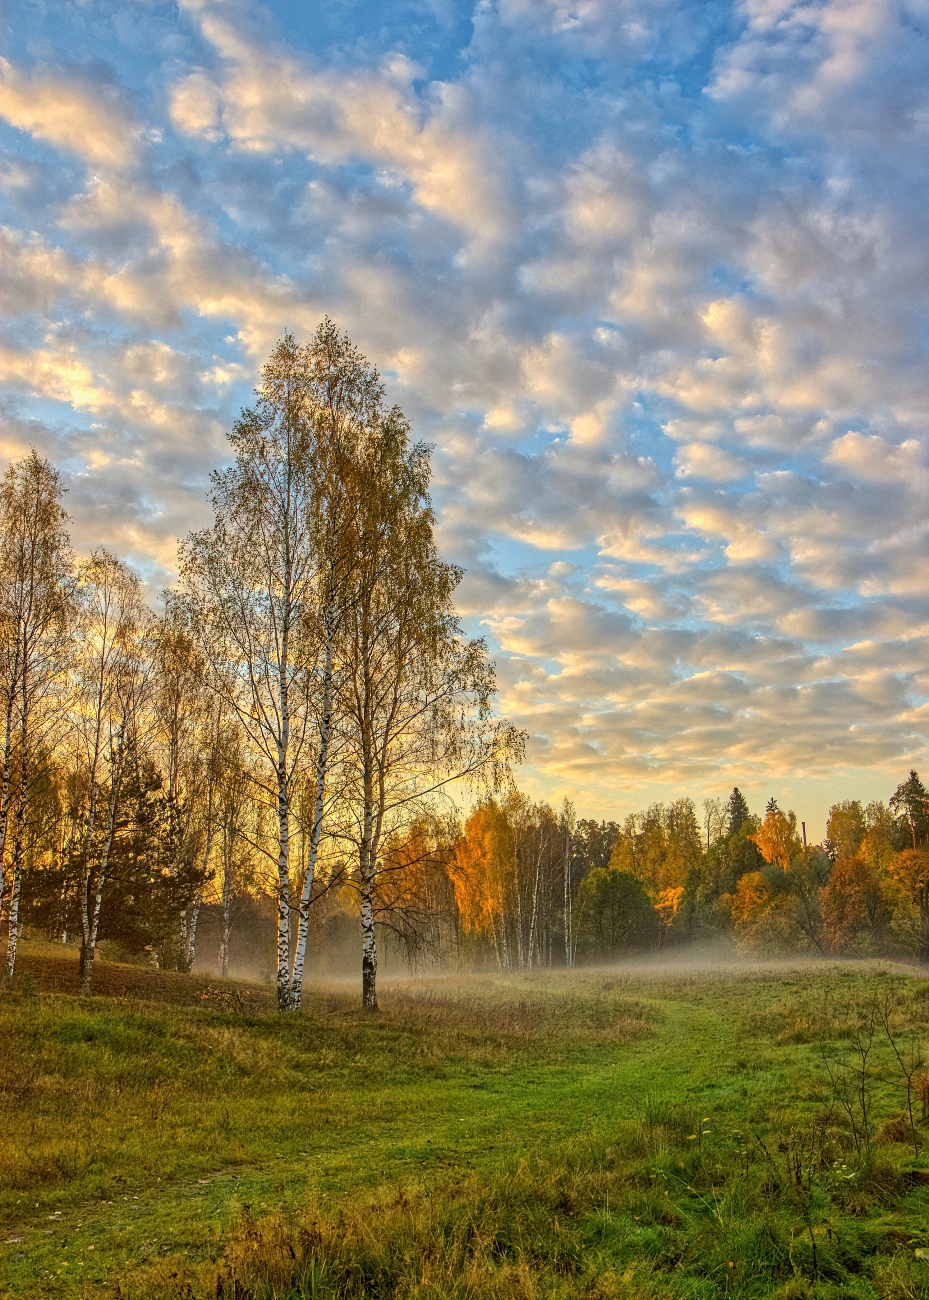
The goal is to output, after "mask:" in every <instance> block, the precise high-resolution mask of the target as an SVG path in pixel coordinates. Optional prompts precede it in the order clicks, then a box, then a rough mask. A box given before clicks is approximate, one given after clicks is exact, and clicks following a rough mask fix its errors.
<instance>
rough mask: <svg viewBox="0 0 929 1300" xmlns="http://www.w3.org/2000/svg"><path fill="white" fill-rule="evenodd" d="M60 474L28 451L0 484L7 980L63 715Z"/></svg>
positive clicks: (0, 835) (0, 854)
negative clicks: (49, 761)
mask: <svg viewBox="0 0 929 1300" xmlns="http://www.w3.org/2000/svg"><path fill="white" fill-rule="evenodd" d="M62 495H63V489H62V486H61V478H60V476H59V474H58V472H57V470H55V469H53V468H52V466H51V465H50V464H49V463H48V461H46V460H42V459H41V458H40V457H39V456H38V455H37V453H36V452H35V451H34V450H33V451H31V452H30V453H29V455H28V456H26V457H25V459H23V460H21V461H19V462H18V463H16V464H13V465H11V466H10V468H9V469H8V470H7V472H6V475H5V476H4V479H3V483H2V485H0V530H2V531H0V632H2V659H0V666H2V672H3V684H2V694H0V699H2V704H3V712H4V718H3V725H4V732H3V770H2V776H0V889H2V886H3V863H4V860H5V858H6V856H7V853H8V842H9V839H10V830H11V826H10V821H11V814H12V847H11V852H10V853H9V856H10V860H11V880H10V887H9V940H8V943H7V957H6V978H7V980H11V979H12V978H13V972H14V968H15V964H16V948H17V942H18V939H19V929H20V923H19V911H20V899H21V895H22V878H23V859H24V851H25V845H26V835H27V831H28V827H29V818H30V812H31V804H32V794H33V788H34V784H35V781H36V779H37V777H38V776H39V775H40V772H39V760H40V757H42V756H44V755H47V753H48V751H49V749H50V748H51V747H53V745H54V740H55V737H54V732H55V727H56V723H58V722H59V721H60V718H61V704H62V696H61V683H62V672H61V670H62V666H63V664H64V662H65V659H66V654H65V646H66V641H67V635H68V613H69V609H68V603H69V594H70V592H69V585H70V576H71V552H70V544H69V540H68V536H67V532H66V530H65V521H66V518H67V516H66V514H65V511H64V508H63V506H62V504H61V498H62Z"/></svg>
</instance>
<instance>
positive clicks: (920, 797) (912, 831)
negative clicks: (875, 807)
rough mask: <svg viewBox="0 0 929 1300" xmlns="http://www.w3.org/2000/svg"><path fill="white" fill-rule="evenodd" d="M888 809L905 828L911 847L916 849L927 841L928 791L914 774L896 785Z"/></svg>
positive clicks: (928, 838)
mask: <svg viewBox="0 0 929 1300" xmlns="http://www.w3.org/2000/svg"><path fill="white" fill-rule="evenodd" d="M889 802H890V807H891V810H892V811H893V813H894V814H895V815H896V817H897V820H898V822H899V823H900V825H901V828H903V827H905V828H906V830H907V833H908V836H909V838H910V839H911V840H912V847H913V848H914V849H918V848H920V847H922V846H924V845H925V844H926V842H927V840H929V791H927V790H926V787H925V786H924V785H923V783H922V781H920V779H919V776H918V775H917V773H916V772H914V771H911V772H910V775H909V776H908V777H907V779H906V780H905V781H904V782H903V784H902V785H898V786H897V788H896V790H895V791H894V793H893V794H892V795H891V797H890V801H889Z"/></svg>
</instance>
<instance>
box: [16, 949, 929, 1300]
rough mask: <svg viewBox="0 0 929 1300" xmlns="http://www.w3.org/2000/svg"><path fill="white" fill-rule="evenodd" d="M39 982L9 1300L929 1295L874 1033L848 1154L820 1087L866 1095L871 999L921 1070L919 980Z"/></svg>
mask: <svg viewBox="0 0 929 1300" xmlns="http://www.w3.org/2000/svg"><path fill="white" fill-rule="evenodd" d="M24 969H25V972H26V975H27V976H29V962H28V960H27V961H26V963H24ZM49 969H50V965H49V961H46V962H45V965H44V966H43V965H42V963H41V962H39V963H37V964H35V966H34V970H35V974H34V975H33V976H30V977H29V978H27V979H26V980H25V989H23V988H22V986H21V988H20V990H19V991H17V990H14V991H12V992H11V993H6V994H4V995H3V996H2V997H0V1044H2V1051H0V1092H2V1126H0V1215H2V1227H0V1296H3V1297H6V1296H17V1297H19V1296H30V1297H31V1296H36V1297H41V1296H56V1297H58V1296H61V1297H94V1296H108V1297H114V1296H121V1297H123V1300H156V1298H160V1300H169V1298H171V1300H177V1298H179V1297H187V1300H191V1297H195V1298H196V1300H199V1298H200V1297H204V1300H205V1298H206V1297H211V1298H212V1297H220V1296H224V1297H228V1298H230V1300H231V1298H232V1297H236V1298H237V1300H246V1298H249V1300H271V1297H276V1298H278V1300H291V1298H293V1300H296V1298H297V1297H314V1300H329V1297H336V1296H338V1297H357V1298H358V1300H361V1298H362V1297H370V1298H371V1300H374V1298H375V1297H377V1298H381V1297H384V1298H386V1297H389V1296H396V1297H411V1298H412V1297H416V1298H417V1300H426V1298H427V1297H428V1300H440V1298H444V1297H448V1298H449V1300H451V1298H453V1297H454V1298H455V1300H465V1297H467V1298H468V1300H485V1298H487V1300H489V1298H490V1297H494V1298H495V1300H496V1298H500V1300H503V1298H504V1297H505V1298H507V1300H510V1298H514V1300H515V1298H516V1297H520V1298H525V1300H530V1298H531V1297H536V1296H538V1297H549V1296H550V1297H584V1298H585V1300H612V1298H616V1300H620V1298H625V1297H629V1298H630V1300H631V1298H632V1297H636V1298H638V1297H646V1298H648V1297H656V1298H657V1297H680V1298H681V1300H683V1298H684V1297H687V1298H688V1300H690V1298H693V1300H698V1298H699V1300H703V1298H704V1297H706V1298H707V1300H709V1298H710V1297H716V1296H727V1297H762V1296H781V1297H785V1300H786V1298H787V1297H794V1298H795V1300H799V1298H800V1297H806V1296H809V1297H813V1296H816V1297H822V1298H826V1297H829V1298H830V1300H837V1298H838V1297H861V1298H862V1300H863V1298H865V1297H880V1298H881V1300H906V1298H909V1297H921V1296H929V1259H927V1260H923V1259H921V1258H918V1257H917V1256H916V1253H915V1252H916V1250H918V1249H926V1250H927V1251H929V1172H926V1173H925V1174H924V1173H923V1171H929V1127H927V1128H925V1129H923V1126H922V1125H920V1130H921V1131H920V1146H921V1150H920V1152H919V1154H918V1155H917V1154H914V1151H913V1147H912V1144H910V1145H907V1142H908V1141H909V1138H910V1134H909V1128H908V1124H907V1123H906V1121H905V1119H904V1118H903V1117H904V1114H905V1109H906V1107H905V1088H904V1084H903V1080H902V1078H901V1076H900V1074H899V1067H898V1066H897V1065H896V1063H895V1061H894V1058H893V1056H892V1053H891V1050H890V1046H889V1044H888V1043H887V1042H886V1039H884V1040H880V1039H876V1040H875V1044H876V1045H875V1046H874V1048H873V1050H872V1053H871V1057H870V1058H869V1061H868V1067H867V1068H868V1075H867V1077H866V1080H865V1101H866V1103H867V1104H868V1105H870V1107H871V1113H870V1116H869V1121H868V1124H867V1126H866V1127H867V1130H868V1136H869V1139H870V1144H871V1145H870V1151H866V1150H860V1151H859V1150H857V1149H856V1144H855V1141H854V1134H853V1131H852V1124H851V1120H850V1118H849V1115H848V1114H847V1113H846V1110H845V1109H844V1108H843V1105H842V1098H841V1096H839V1095H838V1094H837V1092H836V1089H835V1088H834V1087H833V1085H832V1084H831V1083H830V1081H829V1075H828V1071H827V1068H826V1064H827V1063H828V1064H829V1066H830V1068H831V1069H832V1071H833V1073H834V1074H836V1075H837V1077H839V1078H840V1079H847V1080H848V1081H849V1082H851V1081H852V1076H851V1075H848V1074H846V1073H845V1072H843V1068H842V1063H843V1062H851V1061H852V1060H853V1059H854V1052H853V1048H852V1039H853V1037H854V1034H855V1032H856V1027H858V1026H860V1024H861V1023H862V1017H865V1018H866V1016H867V1008H868V1006H869V1000H870V999H872V997H873V996H874V995H875V994H877V995H878V996H879V998H880V999H881V1000H882V1006H883V1005H886V1008H887V1010H888V1012H889V1015H890V1019H891V1026H892V1030H893V1033H894V1035H895V1038H896V1040H897V1042H898V1045H900V1046H901V1048H905V1047H907V1045H908V1043H909V1037H908V1036H909V1035H911V1034H913V1033H915V1034H916V1035H917V1036H919V1035H920V1034H922V1035H923V1037H922V1042H923V1043H924V1045H925V1048H926V1052H927V1053H929V989H927V985H926V983H925V982H924V981H922V980H920V979H916V978H913V977H912V976H911V975H909V974H907V973H904V972H900V971H896V972H894V971H891V970H889V969H886V970H883V971H882V970H878V969H872V968H866V967H864V966H854V967H842V966H831V965H830V966H827V965H821V966H817V967H812V966H811V967H807V968H797V969H793V970H791V969H787V968H769V969H759V970H757V971H755V972H750V971H738V972H732V971H728V972H725V971H723V972H718V973H713V972H703V973H700V972H694V973H692V974H687V973H674V972H671V973H666V974H661V973H658V972H648V971H632V972H626V973H624V972H622V971H612V972H588V973H584V972H579V973H576V974H574V975H571V976H565V975H560V976H558V975H551V976H538V977H526V978H523V979H515V980H513V981H511V982H510V983H506V984H505V983H503V982H502V981H498V980H495V979H492V978H487V979H484V980H477V979H470V980H460V981H459V980H456V979H447V980H435V981H428V982H426V981H424V982H421V983H416V982H412V981H411V982H408V983H406V984H403V985H395V986H393V987H392V988H389V989H387V990H385V993H384V998H383V1005H384V1009H383V1011H382V1013H381V1014H380V1015H377V1016H365V1015H363V1014H362V1013H360V1012H359V1011H358V1010H357V1009H356V1005H355V999H354V998H353V997H351V996H349V995H348V994H346V993H343V992H339V991H329V992H325V991H316V992H314V993H313V995H312V996H311V998H310V1004H309V1006H308V1008H307V1010H306V1012H305V1014H301V1015H299V1016H291V1017H280V1016H277V1015H276V1014H275V1013H273V1012H272V1011H270V1010H264V1009H263V1008H264V1007H265V1006H267V1002H266V1000H265V999H264V995H263V994H262V993H261V992H260V991H256V990H245V991H244V992H243V994H242V997H241V1000H238V999H235V998H230V997H229V996H227V995H225V994H224V993H222V992H221V991H220V992H217V991H216V989H215V987H214V988H211V987H210V986H208V985H202V986H201V987H200V988H199V990H194V992H195V993H196V996H194V994H193V993H191V989H192V988H193V986H192V985H190V984H189V983H188V984H185V983H184V982H183V981H181V982H180V983H178V982H173V983H172V982H170V981H168V982H165V981H162V982H161V983H159V984H153V985H152V986H151V991H152V992H153V993H155V995H156V996H158V997H160V998H162V999H167V998H175V997H177V998H181V997H183V998H184V999H185V1000H192V1001H194V1002H200V1003H201V1005H181V1004H179V1003H178V1002H177V1001H169V1000H161V1001H143V1000H141V998H139V997H138V996H134V997H130V996H125V994H127V993H128V992H134V993H135V994H136V995H138V994H139V993H140V992H141V993H144V992H145V991H146V984H145V980H144V977H143V976H142V975H134V974H131V973H121V972H120V971H119V970H118V968H111V970H110V972H109V975H108V976H107V977H106V978H105V979H104V981H103V982H104V984H105V983H106V982H107V979H108V980H109V983H110V986H111V987H117V985H116V984H114V981H116V980H117V977H118V979H119V980H122V981H123V983H122V984H118V987H119V988H120V989H121V990H122V991H123V994H124V996H122V997H119V998H117V997H112V996H110V997H96V998H92V999H88V1000H81V999H79V998H77V997H74V996H70V995H68V994H66V993H63V992H43V991H39V992H32V991H30V983H31V985H32V987H33V988H35V987H37V988H39V989H40V990H41V989H43V988H44V987H47V986H48V985H49V984H52V985H55V984H56V983H57V985H58V986H59V987H61V986H66V984H67V981H66V980H61V979H59V980H57V981H56V980H55V979H53V978H52V977H51V976H50V975H49ZM133 981H134V982H133ZM881 1032H883V1031H881ZM824 1055H825V1058H826V1060H825V1061H824ZM856 1095H857V1094H856ZM849 1099H850V1100H851V1101H852V1104H853V1106H854V1105H858V1104H859V1102H857V1101H855V1099H854V1095H853V1094H852V1092H847V1093H846V1100H849ZM859 1100H860V1099H859ZM919 1113H920V1110H919V1105H918V1103H917V1115H919ZM852 1117H853V1118H854V1117H855V1112H854V1110H853V1116H852ZM859 1127H860V1126H859ZM859 1145H860V1141H859ZM17 1238H18V1239H19V1240H15V1239H17ZM814 1247H815V1258H814Z"/></svg>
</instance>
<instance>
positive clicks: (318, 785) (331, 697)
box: [290, 317, 383, 1007]
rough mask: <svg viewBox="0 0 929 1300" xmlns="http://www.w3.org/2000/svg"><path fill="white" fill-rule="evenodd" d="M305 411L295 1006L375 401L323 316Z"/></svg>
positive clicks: (332, 749) (377, 396) (334, 741)
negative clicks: (311, 625)
mask: <svg viewBox="0 0 929 1300" xmlns="http://www.w3.org/2000/svg"><path fill="white" fill-rule="evenodd" d="M306 356H307V362H308V370H309V395H308V396H309V406H310V412H311V418H312V421H313V427H314V435H315V438H314V456H313V478H314V493H313V515H312V521H313V536H314V544H315V548H316V556H317V581H316V600H315V602H314V604H313V606H312V607H311V611H312V612H311V615H310V616H311V618H312V619H313V620H314V622H315V625H316V626H315V638H314V639H315V641H316V644H317V645H318V646H319V647H320V662H319V665H318V668H317V673H316V676H317V690H316V692H315V694H314V696H313V704H314V714H315V740H316V753H315V764H314V770H313V813H312V820H311V822H310V826H309V836H308V839H309V844H308V853H307V855H306V862H305V866H304V874H303V888H302V891H301V895H300V902H299V908H298V931H297V944H296V950H295V953H294V963H293V977H292V981H291V987H290V1004H291V1006H292V1007H297V1006H299V1004H300V998H301V993H302V988H303V973H304V968H305V963H306V945H307V938H308V934H309V912H310V904H311V902H312V899H313V887H314V884H315V882H316V874H317V864H318V860H319V850H320V843H321V840H322V834H323V819H324V815H325V812H326V808H327V799H331V797H332V796H331V794H330V791H329V790H328V785H327V783H328V778H329V773H330V770H331V769H332V767H333V766H334V759H335V758H336V757H337V756H338V752H339V745H340V740H341V732H340V728H339V724H338V718H334V716H333V713H334V709H335V708H336V701H337V699H338V697H339V695H340V688H341V684H342V681H343V676H342V668H343V665H342V661H341V660H338V658H337V653H336V652H337V640H338V637H339V634H340V632H341V629H342V626H343V623H344V620H345V617H346V613H347V610H348V607H349V603H350V601H351V599H352V594H353V581H352V579H353V575H354V573H355V572H356V570H357V568H358V565H359V562H360V556H359V553H358V550H357V542H358V536H357V531H356V522H357V501H356V498H355V494H356V493H357V491H358V490H359V488H360V487H361V486H362V484H361V481H360V479H359V476H358V474H357V473H356V472H355V467H356V466H357V464H358V462H359V459H360V456H361V455H362V452H363V448H364V447H365V445H366V444H367V442H368V440H369V439H370V436H371V430H372V428H373V427H374V428H376V427H377V421H378V417H379V414H380V410H381V405H382V402H383V387H382V385H381V382H380V377H379V375H378V373H377V371H376V370H374V369H372V368H371V367H369V366H368V363H367V362H366V360H365V358H364V357H363V356H362V354H361V353H360V352H359V350H358V349H357V348H356V347H355V346H354V345H353V344H352V342H351V340H350V339H349V337H348V336H347V335H346V334H344V333H343V334H340V333H339V331H338V330H337V328H336V326H335V325H334V324H333V322H332V321H331V320H329V319H328V317H327V318H326V319H325V320H323V321H322V323H321V324H320V326H319V328H318V330H317V331H316V334H315V336H314V338H313V341H312V343H311V344H310V345H309V347H308V348H307V353H306Z"/></svg>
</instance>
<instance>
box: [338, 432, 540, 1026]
mask: <svg viewBox="0 0 929 1300" xmlns="http://www.w3.org/2000/svg"><path fill="white" fill-rule="evenodd" d="M352 472H353V474H354V493H353V495H354V501H355V520H354V538H353V546H354V550H355V554H356V555H357V556H358V564H357V565H356V568H355V570H354V572H353V575H352V584H351V597H350V599H349V600H348V601H347V604H346V613H345V622H344V628H343V635H342V637H341V639H340V653H341V654H342V656H343V658H344V663H345V665H346V667H345V672H346V680H345V685H344V689H343V696H342V701H341V704H340V707H341V709H342V710H343V713H344V717H345V719H346V725H347V735H348V748H347V750H346V754H345V758H344V761H343V764H342V769H343V772H344V773H345V774H346V776H347V782H348V784H347V787H346V799H345V803H346V811H347V815H348V821H347V826H346V831H345V834H346V835H347V836H348V838H349V839H350V840H351V842H352V844H353V845H354V852H355V860H356V863H357V872H356V885H357V889H358V893H359V898H360V906H361V927H362V1003H363V1005H364V1007H365V1008H367V1009H369V1010H376V1009H377V943H376V935H375V917H376V887H377V879H378V875H379V873H380V871H382V870H383V862H382V860H381V859H382V849H383V847H384V845H385V844H387V843H389V842H390V841H391V839H392V838H395V837H396V835H397V832H398V829H399V828H400V827H401V826H402V825H403V824H404V823H411V822H414V821H416V820H417V818H418V817H420V816H422V813H423V809H424V806H425V805H426V804H427V803H428V801H429V800H430V799H432V798H433V797H434V796H435V795H436V794H437V793H438V792H440V791H441V790H443V789H445V788H446V787H447V786H448V785H449V784H451V783H452V782H468V781H489V782H490V783H491V785H493V784H496V783H498V782H499V781H500V780H501V779H502V777H503V774H504V773H505V772H506V770H507V765H508V762H509V761H510V760H511V759H512V758H517V757H519V755H520V752H521V736H520V735H519V734H518V733H516V732H515V731H514V730H513V728H512V727H510V726H509V725H508V724H506V723H505V722H502V721H499V720H496V719H494V718H493V715H492V710H491V705H492V701H493V697H494V694H495V687H496V683H495V678H494V670H493V665H492V664H491V663H490V661H489V660H488V658H487V654H486V650H485V647H484V644H483V642H481V641H467V640H466V639H465V638H464V637H463V636H462V634H461V628H460V626H459V623H458V620H457V618H456V616H455V613H454V610H453V607H452V596H453V593H454V590H455V587H456V586H457V585H458V582H459V581H460V579H461V570H460V569H458V568H456V567H455V566H453V565H450V564H447V563H445V562H444V561H442V560H441V559H440V558H439V555H438V553H437V551H436V547H435V542H434V539H433V526H434V516H433V513H432V509H431V505H430V502H429V495H428V488H429V475H430V468H429V448H428V447H426V446H425V445H424V444H422V443H416V444H413V445H411V443H410V439H409V429H408V425H407V423H406V420H405V419H404V417H403V415H402V413H401V412H400V411H399V410H398V409H396V408H394V409H393V410H390V411H387V410H382V411H381V412H380V413H379V418H378V419H377V421H376V422H375V423H373V424H372V427H371V428H370V430H369V436H368V438H367V439H366V441H365V443H364V445H363V446H362V447H360V448H359V450H358V454H357V458H356V461H355V464H354V466H353V469H352Z"/></svg>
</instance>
